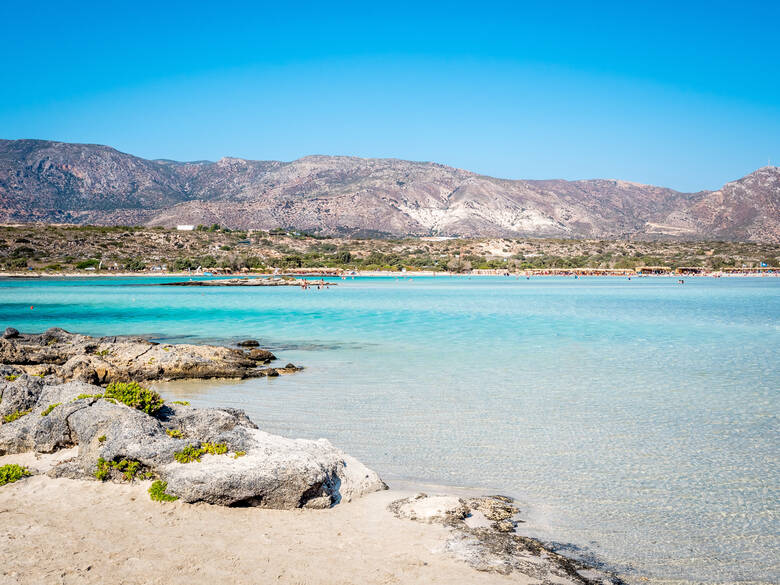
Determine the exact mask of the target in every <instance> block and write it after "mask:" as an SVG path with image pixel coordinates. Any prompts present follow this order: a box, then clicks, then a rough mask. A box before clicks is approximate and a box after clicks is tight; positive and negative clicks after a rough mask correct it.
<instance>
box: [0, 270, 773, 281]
mask: <svg viewBox="0 0 780 585" xmlns="http://www.w3.org/2000/svg"><path fill="white" fill-rule="evenodd" d="M594 272H599V273H598V274H592V273H590V272H589V271H588V270H577V269H574V270H571V271H568V270H566V269H560V268H559V269H552V270H533V271H531V270H529V271H519V272H508V273H499V272H495V273H490V274H485V273H484V271H481V272H479V273H473V272H472V273H468V272H464V273H457V272H434V271H432V270H420V271H407V272H401V271H383V270H358V271H355V272H354V273H343V274H332V273H325V272H316V269H315V270H314V271H312V272H310V273H288V272H284V273H280V274H276V275H273V274H264V273H230V274H213V275H207V274H203V273H192V272H164V273H160V272H117V271H101V272H44V273H41V272H33V271H30V272H18V271H15V272H8V271H3V272H0V278H7V279H30V280H33V279H47V278H75V279H79V278H153V277H157V278H168V277H170V278H215V279H216V278H250V279H251V278H270V277H274V276H276V277H279V278H282V277H294V278H301V279H303V278H325V279H338V280H341V279H349V278H353V277H362V278H366V277H369V278H377V277H392V278H414V277H433V278H435V277H460V278H482V277H496V276H503V277H505V278H512V277H514V278H521V277H527V278H530V277H534V278H537V277H573V276H577V277H588V278H594V277H595V278H647V277H654V278H682V279H685V278H694V277H697V278H721V277H725V278H767V277H775V278H777V277H780V269H778V270H776V271H766V272H720V271H716V272H701V273H698V274H676V273H673V272H667V273H660V274H639V273H636V272H634V273H631V272H628V271H627V272H621V273H617V272H616V273H603V271H599V270H594Z"/></svg>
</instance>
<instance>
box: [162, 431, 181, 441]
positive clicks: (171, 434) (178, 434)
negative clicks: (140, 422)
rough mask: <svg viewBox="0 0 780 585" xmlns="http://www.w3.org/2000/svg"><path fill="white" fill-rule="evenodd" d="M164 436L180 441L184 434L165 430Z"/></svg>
mask: <svg viewBox="0 0 780 585" xmlns="http://www.w3.org/2000/svg"><path fill="white" fill-rule="evenodd" d="M165 432H166V434H167V435H168V436H169V437H173V438H174V439H181V438H183V437H184V433H182V432H181V430H179V429H165Z"/></svg>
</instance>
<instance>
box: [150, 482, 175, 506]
mask: <svg viewBox="0 0 780 585" xmlns="http://www.w3.org/2000/svg"><path fill="white" fill-rule="evenodd" d="M166 489H168V482H166V481H160V480H159V479H158V480H157V481H155V482H154V483H153V484H152V485H151V487H150V488H149V497H150V498H152V500H154V501H155V502H174V501H176V500H178V499H179V498H177V497H176V496H172V495H171V494H168V493H166V492H165V490H166Z"/></svg>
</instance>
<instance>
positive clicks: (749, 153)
mask: <svg viewBox="0 0 780 585" xmlns="http://www.w3.org/2000/svg"><path fill="white" fill-rule="evenodd" d="M3 12H4V20H5V22H4V25H3V40H4V42H3V51H2V56H1V57H0V66H2V77H3V80H4V81H3V84H2V86H0V137H3V138H45V139H53V140H63V141H73V142H93V143H101V144H109V145H111V146H114V147H116V148H118V149H120V150H122V151H125V152H130V153H132V154H136V155H139V156H143V157H146V158H172V159H177V160H197V159H210V160H216V159H219V158H220V157H222V156H239V157H244V158H253V159H278V160H291V159H294V158H298V157H300V156H304V155H307V154H347V155H356V156H369V157H397V158H405V159H412V160H433V161H437V162H442V163H445V164H450V165H453V166H457V167H462V168H467V169H470V170H474V171H477V172H481V173H485V174H489V175H494V176H499V177H507V178H566V179H578V178H592V177H609V178H620V179H626V180H632V181H638V182H643V183H653V184H659V185H664V186H670V187H674V188H677V189H680V190H686V191H695V190H699V189H705V188H717V187H719V186H720V185H721V184H723V183H724V182H726V181H728V180H732V179H735V178H738V177H740V176H742V175H744V174H747V173H748V172H751V171H752V170H755V169H756V168H758V167H760V166H763V165H766V164H767V160H768V159H769V158H771V159H772V162H773V164H780V40H778V37H780V35H779V34H778V30H777V26H778V22H780V2H749V1H748V2H741V3H737V2H720V1H712V2H664V1H659V2H641V1H637V2H614V3H613V2H601V3H586V2H578V3H568V2H557V3H548V4H546V5H545V4H544V3H540V2H533V3H523V2H491V1H489V0H488V1H483V2H471V3H464V2H457V1H452V2H448V3H443V2H442V3H439V2H435V3H434V2H428V3H426V2H392V3H376V2H374V3H368V2H363V3H357V2H355V3H352V2H333V3H325V2H317V3H306V2H299V3H290V4H289V5H284V3H279V2H275V3H269V4H265V3H261V2H256V3H249V2H246V3H242V2H231V1H222V2H209V3H198V2H167V3H164V5H163V3H159V4H158V3H145V2H126V3H112V2H105V1H104V2H101V3H91V2H76V3H63V2H51V3H47V2H36V3H34V2H30V3H22V2H16V3H13V4H10V3H7V4H6V5H5V6H4V9H3Z"/></svg>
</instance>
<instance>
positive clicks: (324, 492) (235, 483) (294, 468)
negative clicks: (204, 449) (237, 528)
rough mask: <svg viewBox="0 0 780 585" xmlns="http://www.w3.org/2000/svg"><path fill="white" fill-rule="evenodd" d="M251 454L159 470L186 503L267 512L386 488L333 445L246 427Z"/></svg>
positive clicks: (211, 458) (324, 503) (216, 457)
mask: <svg viewBox="0 0 780 585" xmlns="http://www.w3.org/2000/svg"><path fill="white" fill-rule="evenodd" d="M242 432H243V433H244V434H245V437H246V440H247V445H248V448H247V453H246V455H244V456H242V457H238V458H233V457H230V456H224V455H204V456H203V457H202V459H201V461H200V462H199V463H187V464H182V463H177V462H173V463H170V464H168V465H165V466H163V467H161V468H159V469H158V472H159V473H160V476H161V477H162V478H163V479H164V480H165V481H167V482H168V491H169V492H170V493H172V494H174V495H176V496H179V497H180V498H181V499H182V500H184V501H186V502H208V503H211V504H221V505H227V506H259V507H266V508H299V507H307V508H327V507H330V506H332V505H335V504H338V503H340V502H342V501H350V500H351V499H353V498H355V497H358V496H361V495H363V494H365V493H367V492H371V491H377V490H380V489H386V486H385V484H384V483H383V482H382V480H381V479H379V476H377V474H376V473H375V472H373V471H371V470H370V469H368V468H367V467H365V466H364V465H363V464H362V463H360V462H359V461H357V460H356V459H354V458H353V457H350V456H348V455H346V454H345V453H343V452H342V451H340V450H338V449H336V448H335V447H333V445H331V444H330V443H329V442H328V441H326V440H324V439H320V440H318V441H310V440H303V439H287V438H285V437H279V436H276V435H271V434H268V433H265V432H263V431H260V430H256V429H242Z"/></svg>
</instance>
